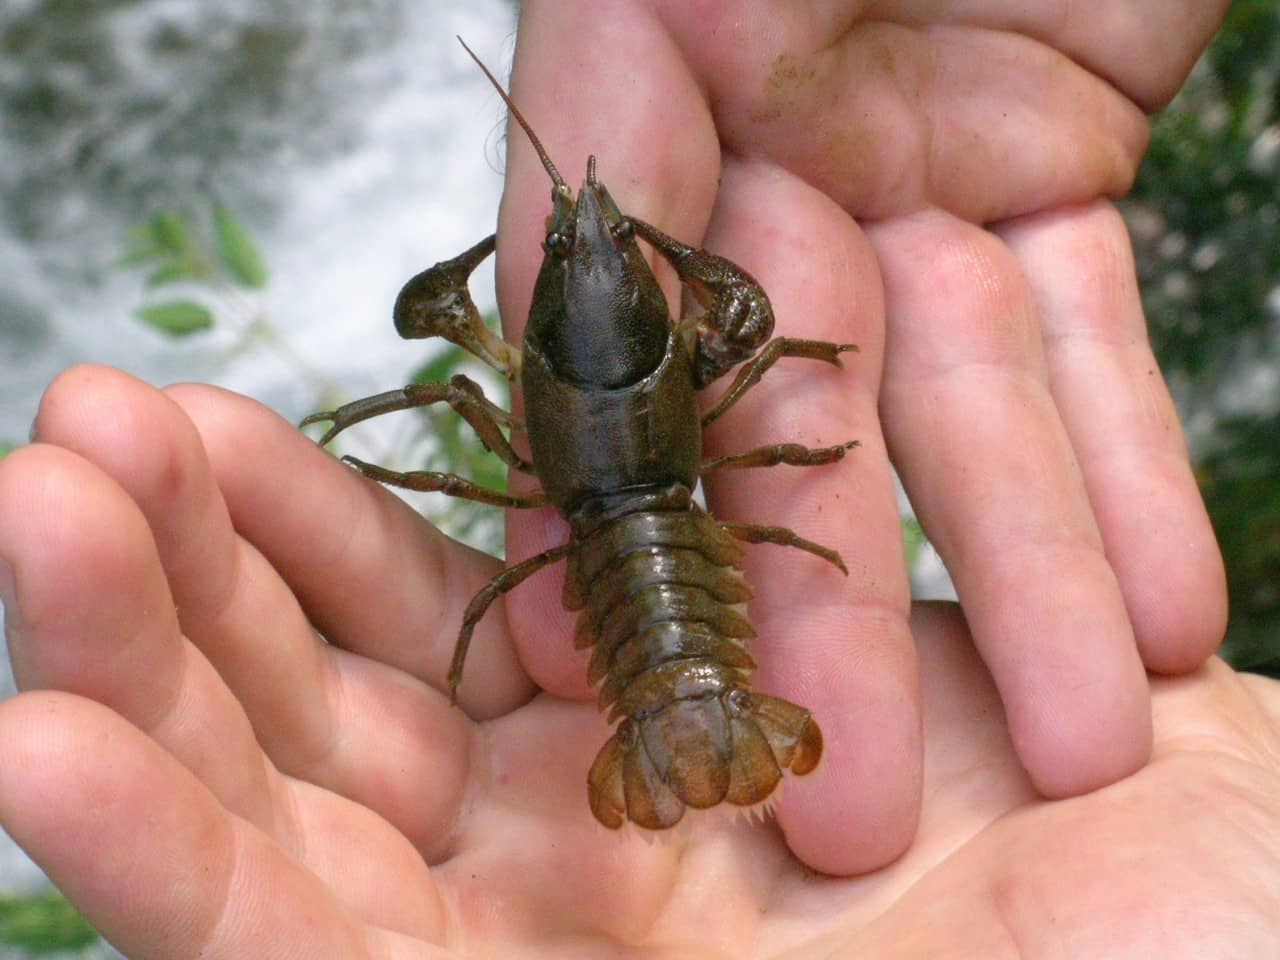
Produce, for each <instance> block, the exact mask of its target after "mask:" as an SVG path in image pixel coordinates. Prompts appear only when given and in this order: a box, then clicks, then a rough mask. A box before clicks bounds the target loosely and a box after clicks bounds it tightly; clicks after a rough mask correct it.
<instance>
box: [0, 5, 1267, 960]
mask: <svg viewBox="0 0 1280 960" xmlns="http://www.w3.org/2000/svg"><path fill="white" fill-rule="evenodd" d="M429 9H430V12H429V14H428V13H427V12H426V11H427V8H426V6H424V5H422V4H417V3H414V2H412V0H347V2H345V3H342V4H298V3H293V2H289V0H223V2H222V3H219V4H217V5H213V4H201V3H199V2H198V0H84V2H78V3H67V2H58V0H0V454H2V453H3V452H4V451H5V450H7V449H9V448H11V447H12V446H13V445H17V444H20V443H22V442H25V440H26V435H27V431H28V429H29V425H30V423H31V420H32V417H33V416H34V414H35V410H36V405H37V402H38V400H39V396H40V393H41V391H42V390H43V388H44V387H45V386H46V385H47V384H48V382H49V381H50V380H51V379H52V378H53V377H54V376H55V375H56V373H57V372H58V371H59V370H61V369H63V368H65V367H67V366H69V365H71V364H73V363H76V362H81V361H86V360H91V361H95V362H101V363H109V364H113V365H115V366H119V367H122V368H124V369H126V370H128V371H130V372H132V373H134V374H136V375H137V376H140V377H142V378H144V379H146V380H149V381H151V382H155V383H167V382H171V381H174V380H206V381H213V382H216V383H219V384H222V385H224V386H227V387H229V388H231V389H234V390H238V391H241V392H244V393H247V394H250V395H252V396H254V397H256V398H258V399H259V400H261V401H263V402H264V403H266V404H268V405H269V406H271V407H273V408H275V409H276V410H278V411H279V412H280V413H281V414H282V415H283V416H285V417H286V418H288V419H290V420H295V421H296V420H297V419H299V418H300V417H301V416H302V415H304V414H306V413H309V412H311V411H314V410H317V409H325V408H332V406H334V405H335V404H337V403H341V402H344V401H346V400H350V399H353V398H355V397H359V396H364V395H366V394H371V393H376V392H379V391H382V390H385V389H388V388H390V387H393V386H397V385H400V384H402V383H405V382H408V381H409V380H411V379H413V378H420V379H441V378H442V377H446V376H447V375H448V374H449V373H451V372H453V371H455V370H458V369H465V370H466V372H467V373H468V374H469V375H471V376H473V377H475V378H476V379H479V380H481V381H482V382H483V383H484V385H485V389H486V391H487V392H489V394H490V396H493V397H495V398H497V399H500V398H501V391H502V389H503V386H502V384H500V383H499V382H497V381H496V379H495V378H494V377H492V376H490V374H489V372H488V371H487V369H484V368H478V365H474V364H471V363H470V362H469V361H463V360H461V359H460V358H459V356H458V352H457V351H453V352H440V353H435V354H431V353H430V352H428V351H424V350H423V349H421V348H420V347H418V346H414V347H409V348H406V346H405V345H404V344H403V343H402V342H401V341H399V340H398V339H396V337H395V336H394V333H393V331H392V329H391V325H390V320H389V318H390V305H391V303H392V302H393V300H394V298H395V295H396V293H397V292H398V290H399V288H400V286H401V284H402V283H403V282H404V281H405V280H406V279H407V278H408V277H409V276H411V275H412V274H414V273H416V272H417V271H418V270H420V269H422V268H423V267H425V266H427V265H428V264H430V263H432V262H434V261H436V260H438V259H441V258H442V257H445V256H451V255H453V254H454V253H456V252H458V251H461V250H462V249H463V248H464V247H466V246H469V245H470V244H472V243H474V242H475V241H476V240H478V239H479V238H480V237H481V236H482V235H483V234H484V233H485V232H487V230H488V229H490V227H491V225H492V224H493V222H494V220H495V218H496V213H497V204H498V197H499V194H500V192H501V186H502V183H501V176H500V174H499V172H498V171H499V170H500V169H501V157H500V147H501V144H500V138H501V133H502V123H503V118H504V111H503V110H502V108H501V104H500V103H499V101H498V100H497V97H496V96H495V95H494V94H493V93H492V91H491V90H490V89H489V87H488V86H487V84H486V82H485V81H484V79H483V77H482V76H481V75H480V74H479V72H478V71H477V70H476V69H475V67H474V65H472V64H471V63H470V61H469V60H467V59H466V58H465V55H464V54H463V52H462V51H461V49H460V48H459V47H458V45H457V43H456V41H455V40H454V35H455V34H462V35H463V36H464V37H466V38H467V40H468V42H469V43H470V44H471V45H472V46H473V47H474V48H475V49H476V50H477V51H479V52H480V54H481V56H483V57H485V59H486V60H487V61H488V62H489V63H490V64H491V66H493V67H494V68H495V70H496V72H497V73H498V74H499V75H500V76H501V75H504V74H505V71H506V68H507V66H508V65H509V62H510V56H511V51H512V48H513V44H514V24H515V13H516V9H515V5H514V4H513V3H511V2H509V0H468V2H465V3H464V2H455V0H437V2H433V3H432V4H430V8H429ZM1123 209H1124V213H1125V216H1126V219H1127V221H1128V223H1129V226H1130V231H1131V233H1132V235H1133V240H1134V244H1135V249H1136V251H1137V258H1138V265H1139V273H1140V277H1141V280H1142V283H1143V289H1144V299H1145V303H1146V307H1147V316H1148V319H1149V322H1150V326H1151V335H1152V338H1153V340H1154V342H1155V346H1156V352H1157V355H1158V357H1159V358H1160V362H1161V365H1162V367H1163V370H1164V373H1165V376H1166V377H1167V378H1168V380H1169V382H1170V384H1171V387H1172V389H1173V392H1174V396H1175V399H1176V400H1177V402H1178V405H1179V409H1180V411H1181V414H1182V418H1183V422H1184V424H1185V426H1186V430H1187V434H1188V439H1189V442H1190V445H1191V449H1192V453H1193V457H1194V460H1195V464H1196V470H1197V474H1198V476H1199V479H1200V483H1201V487H1202V489H1203V491H1204V495H1205V498H1206V500H1207V502H1208V504H1209V509H1210V513H1211V515H1212V517H1213V521H1214V526H1215V529H1216V530H1217V533H1218V537H1219V540H1220V542H1221V544H1222V547H1223V551H1224V553H1225V555H1226V558H1227V571H1228V578H1229V585H1230V591H1231V606H1232V614H1231V625H1230V629H1229V633H1228V636H1227V639H1226V643H1225V644H1224V647H1223V654H1224V656H1226V657H1227V658H1228V659H1229V660H1231V662H1232V663H1234V664H1236V665H1237V666H1240V667H1242V668H1245V669H1253V670H1258V671H1261V672H1269V673H1271V674H1272V675H1277V674H1280V482H1278V479H1277V478H1280V358H1278V356H1277V353H1278V351H1280V5H1278V4H1277V2H1276V0H1236V2H1235V3H1234V4H1233V6H1232V8H1231V12H1230V14H1229V16H1228V21H1227V24H1226V26H1225V28H1224V29H1223V31H1222V32H1221V33H1220V34H1219V35H1218V37H1217V38H1216V40H1215V41H1214V44H1213V46H1212V47H1211V49H1210V50H1209V52H1208V53H1207V54H1206V55H1205V57H1204V58H1202V60H1201V62H1200V63H1199V64H1198V66H1197V67H1196V69H1195V72H1194V73H1193V75H1192V78H1191V80H1190V82H1189V83H1188V84H1187V86H1186V88H1185V89H1184V90H1183V92H1182V93H1181V94H1180V95H1179V97H1178V99H1177V100H1176V101H1175V102H1174V104H1173V105H1172V106H1171V107H1170V108H1169V109H1168V110H1166V111H1165V112H1164V113H1163V114H1161V115H1160V116H1159V117H1157V118H1156V121H1155V126H1154V136H1153V140H1152V146H1151V150H1150V152H1149V154H1148V156H1147V159H1146V161H1145V163H1144V165H1143V167H1142V170H1141V172H1140V175H1139V179H1138V183H1137V185H1136V187H1135V189H1134V191H1133V193H1132V195H1131V197H1130V198H1129V199H1128V200H1126V201H1125V203H1124V204H1123ZM473 289H474V291H475V293H476V298H477V301H478V302H479V304H480V306H481V309H482V310H484V311H487V312H489V313H490V314H491V313H492V311H493V302H494V301H493V291H492V279H491V272H490V271H487V270H481V271H479V272H478V273H477V276H476V284H475V286H474V288H473ZM103 416H110V411H104V412H103ZM384 420H386V421H387V422H386V423H380V422H379V423H371V424H367V425H361V426H360V427H358V428H355V429H353V430H351V431H349V432H348V433H346V434H344V435H343V437H342V438H340V440H339V442H338V444H337V446H338V447H339V448H340V451H341V452H352V453H356V454H358V455H360V456H364V457H366V458H368V459H372V460H375V461H378V462H382V463H386V464H388V465H397V464H398V465H400V466H401V467H402V468H407V467H409V466H410V465H413V466H416V467H417V468H419V469H421V468H423V467H427V468H431V469H441V468H443V467H444V465H445V464H446V463H447V464H450V465H451V468H456V469H457V470H458V471H459V472H462V473H465V474H468V475H471V476H475V477H477V478H478V479H481V480H482V481H484V482H488V483H500V482H501V481H500V477H501V470H500V464H497V463H496V462H495V461H494V460H493V459H492V458H490V457H488V456H487V455H484V454H483V453H482V451H480V450H479V448H478V444H475V443H474V442H471V441H470V438H469V436H468V435H467V434H465V433H462V432H461V431H460V430H459V429H458V421H457V418H454V417H451V416H447V415H444V416H442V415H438V414H437V415H425V414H424V415H423V416H415V415H404V416H401V417H390V418H384ZM444 499H446V498H422V497H419V498H418V499H417V500H415V504H416V505H418V506H419V507H420V508H423V509H425V510H428V511H432V516H433V519H435V520H437V521H438V522H440V523H441V524H442V525H443V526H445V527H446V528H447V529H448V530H449V531H450V532H451V533H453V534H455V535H457V536H460V537H462V538H463V539H466V540H468V541H469V542H471V543H474V544H476V545H478V546H481V547H482V548H484V549H488V550H491V551H494V552H498V551H500V549H501V518H500V516H499V515H498V513H497V511H489V510H485V509H483V508H479V509H467V508H465V507H464V509H460V510H459V509H454V508H453V506H452V505H450V504H447V503H445V504H439V503H436V502H434V501H437V500H444ZM903 530H904V536H905V537H906V539H907V543H908V547H909V556H910V558H911V562H912V564H913V583H914V585H915V587H916V589H917V592H918V593H920V594H922V595H932V596H936V595H939V594H945V593H946V592H947V590H948V589H949V588H948V586H947V582H946V578H945V571H944V570H943V569H942V568H941V564H940V562H939V561H938V558H937V555H936V554H934V553H933V552H932V551H931V550H930V549H929V547H928V545H927V544H926V543H924V542H923V539H922V537H921V536H920V533H919V529H918V527H916V526H915V525H914V523H913V522H912V521H911V519H910V516H909V514H907V515H905V516H904V527H903ZM12 689H13V687H12V677H11V675H10V674H9V671H8V661H7V658H6V657H3V656H0V696H3V695H5V694H6V693H9V692H12ZM0 762H3V761H2V760H0ZM34 955H42V956H66V957H72V956H74V957H81V958H84V957H108V956H116V954H114V953H113V952H112V951H111V950H110V948H108V947H106V946H105V945H104V944H102V943H101V942H100V941H99V940H98V939H97V938H96V936H95V935H94V934H93V932H92V930H90V929H89V928H87V927H86V926H85V925H84V923H83V921H82V920H80V918H79V917H78V916H77V915H76V914H75V912H74V911H73V910H71V909H70V908H69V907H68V906H67V905H66V903H65V902H64V901H62V900H61V898H59V897H58V896H57V895H56V894H54V893H52V892H50V891H49V890H48V887H47V882H46V881H45V880H44V878H43V877H42V875H41V874H40V872H39V870H38V869H37V868H36V867H35V866H34V864H32V863H30V861H28V860H27V859H26V858H25V857H24V856H23V855H22V854H21V852H20V851H19V850H18V849H17V848H16V846H14V845H12V844H10V843H8V842H7V841H5V840H4V838H3V837H0V960H5V958H18V957H28V956H34Z"/></svg>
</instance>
